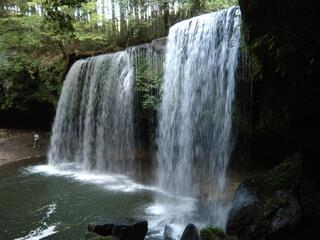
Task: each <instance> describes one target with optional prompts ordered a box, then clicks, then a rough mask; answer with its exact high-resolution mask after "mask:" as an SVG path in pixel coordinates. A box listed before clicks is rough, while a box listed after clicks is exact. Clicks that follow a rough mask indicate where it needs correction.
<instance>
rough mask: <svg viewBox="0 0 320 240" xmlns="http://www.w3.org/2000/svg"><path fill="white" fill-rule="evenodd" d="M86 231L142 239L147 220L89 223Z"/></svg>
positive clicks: (121, 238) (136, 239) (144, 234)
mask: <svg viewBox="0 0 320 240" xmlns="http://www.w3.org/2000/svg"><path fill="white" fill-rule="evenodd" d="M88 231H89V232H93V233H96V234H98V235H99V236H105V237H107V236H108V237H116V238H118V239H119V240H144V238H145V236H146V235H147V232H148V222H147V221H141V222H135V223H133V224H112V223H110V224H103V225H89V226H88Z"/></svg>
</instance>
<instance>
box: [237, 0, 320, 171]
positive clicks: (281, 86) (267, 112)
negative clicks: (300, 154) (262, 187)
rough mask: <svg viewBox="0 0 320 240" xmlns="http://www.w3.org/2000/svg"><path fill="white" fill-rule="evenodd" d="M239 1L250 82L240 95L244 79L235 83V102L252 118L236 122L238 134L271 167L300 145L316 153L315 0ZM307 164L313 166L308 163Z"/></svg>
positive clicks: (319, 63) (318, 68)
mask: <svg viewBox="0 0 320 240" xmlns="http://www.w3.org/2000/svg"><path fill="white" fill-rule="evenodd" d="M239 3H240V8H241V12H242V19H243V24H242V30H243V34H244V39H245V45H246V48H247V49H248V52H249V55H250V59H251V60H252V64H251V68H252V69H251V70H252V72H253V77H252V82H250V84H249V85H250V86H249V87H250V91H251V93H252V94H250V95H249V96H247V97H244V94H243V91H244V90H241V89H243V87H244V86H245V85H246V84H248V83H246V81H248V79H242V80H241V82H240V83H238V85H237V86H239V88H238V96H239V98H238V100H236V102H237V101H238V102H240V103H239V104H240V105H241V102H245V103H246V105H250V109H249V110H248V111H247V112H246V114H244V113H243V111H242V112H241V111H240V113H239V115H240V118H241V119H244V121H243V122H249V123H250V124H248V125H243V124H240V127H239V136H240V137H241V136H246V137H247V140H248V142H249V145H250V144H251V149H253V150H252V154H253V156H254V157H256V158H260V161H261V160H262V159H261V158H263V160H265V162H270V163H271V165H270V166H273V165H274V164H275V163H278V162H280V161H281V159H283V157H284V156H285V155H287V154H288V153H290V152H294V151H297V150H300V149H302V150H304V154H305V156H306V160H309V159H311V156H315V155H318V148H317V147H316V145H317V144H316V142H317V141H316V139H317V138H318V136H319V133H320V127H319V124H318V123H319V119H320V110H319V107H318V106H317V105H318V102H319V100H320V88H319V81H318V76H319V73H320V32H319V31H316V30H315V29H316V28H317V26H316V25H317V22H318V10H317V8H316V7H315V6H316V1H314V0H310V1H307V2H302V1H299V0H290V1H289V0H271V1H267V2H266V1H263V0H240V1H239ZM250 81H251V80H250ZM240 97H241V99H240ZM246 98H247V99H246ZM248 98H250V99H248ZM247 103H249V104H247ZM272 159H273V161H272ZM309 163H311V165H310V164H308V166H311V168H310V169H311V170H312V162H309Z"/></svg>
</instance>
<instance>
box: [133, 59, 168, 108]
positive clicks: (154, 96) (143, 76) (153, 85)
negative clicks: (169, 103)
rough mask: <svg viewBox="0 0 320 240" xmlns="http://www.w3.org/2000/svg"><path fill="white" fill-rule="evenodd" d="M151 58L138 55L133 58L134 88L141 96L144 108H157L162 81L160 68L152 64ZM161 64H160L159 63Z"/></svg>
mask: <svg viewBox="0 0 320 240" xmlns="http://www.w3.org/2000/svg"><path fill="white" fill-rule="evenodd" d="M151 61H152V60H151V59H150V58H148V57H146V56H143V55H140V56H139V57H138V58H136V59H135V62H134V66H135V69H136V76H135V77H136V78H135V90H136V91H137V92H138V94H139V95H141V96H142V106H143V108H145V109H157V108H158V106H159V102H160V99H159V89H160V86H161V83H162V70H160V72H158V69H157V68H155V67H153V66H152V62H151ZM161 66H162V65H161Z"/></svg>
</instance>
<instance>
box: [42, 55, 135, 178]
mask: <svg viewBox="0 0 320 240" xmlns="http://www.w3.org/2000/svg"><path fill="white" fill-rule="evenodd" d="M132 88H133V67H132V63H131V61H130V56H129V54H128V53H127V52H126V51H123V52H118V53H114V54H107V55H102V56H97V57H92V58H89V59H86V60H79V61H77V62H76V63H75V64H74V65H73V66H72V68H71V69H70V71H69V73H68V75H67V77H66V80H65V82H64V85H63V89H62V93H61V96H60V99H59V103H58V108H57V113H56V118H55V121H54V126H53V129H52V136H51V143H50V150H49V153H48V159H49V164H50V165H59V164H62V163H70V162H75V163H76V164H77V167H80V168H81V169H82V170H98V171H102V172H104V171H108V172H112V173H123V174H128V175H130V174H131V171H132V169H133V160H134V137H133V135H134V133H133V90H132Z"/></svg>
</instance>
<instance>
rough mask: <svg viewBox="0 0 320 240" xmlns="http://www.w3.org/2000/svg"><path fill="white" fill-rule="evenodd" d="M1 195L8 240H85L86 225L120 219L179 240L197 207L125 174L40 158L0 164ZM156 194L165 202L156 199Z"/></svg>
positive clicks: (0, 220)
mask: <svg viewBox="0 0 320 240" xmlns="http://www.w3.org/2000/svg"><path fill="white" fill-rule="evenodd" d="M61 169H63V170H61ZM0 192H1V195H0V229H1V231H0V239H7V240H11V239H12V240H40V239H51V240H58V239H59V240H61V239H83V238H84V234H85V230H86V228H87V225H88V224H89V223H109V222H116V223H117V222H122V221H123V220H124V219H146V220H148V224H149V233H148V238H147V239H161V237H162V236H163V231H164V227H165V225H166V224H168V225H170V226H171V227H172V228H173V229H174V234H175V236H176V237H177V238H178V237H179V235H181V233H182V231H183V229H184V227H185V224H184V222H185V221H186V219H188V218H189V219H190V221H191V220H192V218H193V216H192V215H193V212H194V210H195V206H196V201H195V200H194V199H187V198H185V199H183V198H177V197H174V196H170V195H169V194H167V193H165V192H162V191H161V190H160V189H158V188H156V187H153V186H148V185H143V184H139V183H136V182H134V181H132V180H130V179H129V178H128V177H126V176H123V175H108V174H99V173H94V172H92V173H89V172H83V171H80V170H78V169H76V168H74V166H72V165H63V166H61V168H60V167H59V166H58V167H52V166H49V165H46V162H45V161H42V162H39V161H38V160H34V161H29V162H24V163H21V162H20V163H14V164H10V165H7V166H2V167H1V168H0ZM159 195H161V196H162V198H161V199H163V200H164V201H163V202H158V201H157V200H156V199H157V197H156V196H159ZM182 218H183V219H182ZM179 223H181V224H179ZM182 223H183V224H182Z"/></svg>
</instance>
